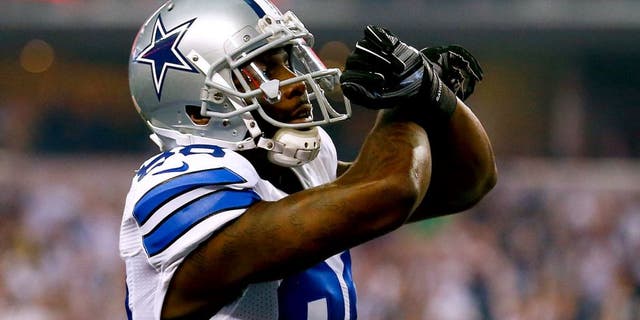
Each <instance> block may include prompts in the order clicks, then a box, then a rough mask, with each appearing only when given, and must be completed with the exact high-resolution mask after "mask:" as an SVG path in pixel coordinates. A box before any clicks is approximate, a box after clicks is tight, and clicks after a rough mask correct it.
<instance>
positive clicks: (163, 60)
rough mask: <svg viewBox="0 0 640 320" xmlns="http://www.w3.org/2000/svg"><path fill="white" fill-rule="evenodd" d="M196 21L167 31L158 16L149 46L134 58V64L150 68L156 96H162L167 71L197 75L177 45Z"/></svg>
mask: <svg viewBox="0 0 640 320" xmlns="http://www.w3.org/2000/svg"><path fill="white" fill-rule="evenodd" d="M195 20H196V19H195V18H194V19H192V20H189V21H187V22H185V23H183V24H181V25H179V26H177V27H175V28H173V29H171V30H169V31H167V29H166V28H165V27H164V24H163V23H162V18H161V17H160V16H158V19H157V20H156V23H155V26H154V28H153V36H152V38H151V44H149V46H148V47H146V48H144V49H143V50H142V51H141V52H140V54H138V56H137V57H136V58H135V60H134V61H135V62H138V63H144V64H148V65H150V66H151V72H152V73H153V85H154V88H155V89H156V94H157V95H158V100H160V96H161V95H162V86H163V84H164V80H165V77H166V75H167V70H169V69H175V70H182V71H187V72H194V73H197V72H198V71H197V70H196V69H195V68H194V67H193V66H191V65H190V64H189V62H188V60H187V58H185V56H184V55H183V54H182V52H180V50H178V45H179V44H180V41H182V38H183V37H184V35H185V33H186V32H187V30H188V29H189V27H190V26H191V24H193V22H194V21H195Z"/></svg>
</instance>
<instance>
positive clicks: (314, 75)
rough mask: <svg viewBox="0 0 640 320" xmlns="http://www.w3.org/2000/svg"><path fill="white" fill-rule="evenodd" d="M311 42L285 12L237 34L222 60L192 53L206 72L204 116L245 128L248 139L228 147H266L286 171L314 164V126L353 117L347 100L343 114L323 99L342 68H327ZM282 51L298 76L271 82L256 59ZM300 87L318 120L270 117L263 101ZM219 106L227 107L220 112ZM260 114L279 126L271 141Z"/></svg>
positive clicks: (273, 100)
mask: <svg viewBox="0 0 640 320" xmlns="http://www.w3.org/2000/svg"><path fill="white" fill-rule="evenodd" d="M310 44H313V37H312V35H311V34H310V33H309V32H308V31H307V30H306V29H305V28H304V26H303V25H302V23H300V21H299V20H298V19H297V18H296V17H295V16H294V15H293V13H291V12H287V13H286V14H284V15H282V16H281V17H280V19H276V18H274V17H271V16H268V15H267V16H265V17H263V18H261V19H260V20H259V23H258V28H257V30H256V29H254V28H251V27H245V28H243V29H242V30H240V31H239V32H237V33H236V34H235V35H234V36H233V37H231V38H229V39H228V40H227V42H226V43H225V48H224V49H225V56H224V58H223V59H220V60H218V61H215V62H214V63H213V64H211V65H207V62H206V61H203V60H202V59H200V58H199V55H198V53H197V52H191V53H190V54H189V55H188V57H189V58H190V60H191V61H194V62H195V63H196V64H197V65H198V67H199V68H201V70H205V69H206V71H203V73H206V79H205V86H204V88H203V89H202V95H201V99H202V105H201V109H200V112H201V115H202V116H206V117H211V119H219V120H220V119H221V120H222V121H223V123H224V121H230V120H231V119H234V118H238V117H240V118H241V119H242V120H243V121H244V125H245V126H246V128H247V137H246V139H245V140H244V141H243V142H242V143H236V144H235V145H228V144H227V145H224V147H227V148H232V149H234V150H244V149H250V148H254V147H259V148H263V149H267V150H268V151H269V159H270V160H271V161H272V162H274V163H276V164H278V165H282V166H287V167H289V166H298V165H301V164H304V163H306V162H309V161H311V160H313V159H314V158H315V156H316V155H317V154H318V150H319V148H320V140H319V136H318V133H317V129H315V128H314V127H316V126H319V125H324V124H329V123H335V122H338V121H342V120H345V119H347V118H349V117H350V116H351V106H350V103H349V101H348V100H347V99H345V104H344V105H345V106H344V112H343V113H340V112H338V111H336V110H335V109H334V108H333V107H332V106H331V104H330V103H329V101H328V100H327V98H326V96H325V91H333V90H335V89H336V88H337V87H339V78H340V70H338V69H327V68H326V67H325V66H324V64H323V63H322V62H321V60H320V59H319V58H318V57H317V56H316V55H315V53H314V51H313V50H312V49H311V46H310ZM283 47H286V48H287V52H288V53H289V59H290V60H289V67H290V69H291V71H292V72H294V73H295V76H294V77H292V78H289V79H286V80H283V81H280V80H278V79H270V78H269V77H268V76H267V75H265V74H264V73H263V72H262V70H261V69H260V68H259V67H258V66H257V65H256V64H255V63H254V62H253V60H255V59H256V58H257V57H258V56H260V55H262V54H264V53H266V52H268V51H270V50H274V49H277V48H283ZM234 79H235V81H234ZM297 83H304V85H305V87H306V89H307V95H308V98H309V101H310V102H311V104H312V105H313V109H314V111H315V113H316V114H315V115H314V119H313V120H312V121H308V122H302V123H289V122H283V121H280V120H278V119H276V118H274V117H272V116H271V115H269V114H268V113H267V112H266V111H265V109H264V108H263V105H262V103H265V102H266V103H269V104H273V103H277V102H278V101H280V99H281V89H282V88H283V87H287V86H290V85H295V84H297ZM261 101H262V103H261ZM221 105H224V106H225V107H224V108H220V106H221ZM216 110H221V111H216ZM256 114H257V116H259V118H260V119H262V120H264V121H265V122H266V123H268V124H269V125H271V126H274V127H277V128H279V129H278V131H277V132H276V133H275V134H274V135H273V137H266V136H265V135H264V131H263V130H262V129H260V126H259V123H258V122H256V121H255V120H256V119H254V117H253V116H254V115H256ZM316 118H317V119H316ZM259 122H262V121H259Z"/></svg>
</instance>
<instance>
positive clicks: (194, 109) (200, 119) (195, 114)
mask: <svg viewBox="0 0 640 320" xmlns="http://www.w3.org/2000/svg"><path fill="white" fill-rule="evenodd" d="M201 108H202V107H200V106H190V105H186V106H184V111H185V112H186V113H187V115H188V116H189V119H191V122H193V124H195V125H200V126H204V125H207V124H208V123H209V120H211V117H205V116H203V115H202V114H201V113H200V109H201Z"/></svg>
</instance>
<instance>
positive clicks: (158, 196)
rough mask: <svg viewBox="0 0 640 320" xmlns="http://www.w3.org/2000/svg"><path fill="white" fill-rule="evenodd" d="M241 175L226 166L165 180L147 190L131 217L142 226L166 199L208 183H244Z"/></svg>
mask: <svg viewBox="0 0 640 320" xmlns="http://www.w3.org/2000/svg"><path fill="white" fill-rule="evenodd" d="M244 182H246V180H244V179H243V178H242V177H240V176H239V175H237V174H236V173H235V172H233V171H231V170H229V169H227V168H217V169H213V170H206V171H198V172H192V173H188V174H184V175H181V176H178V177H175V178H173V179H170V180H167V181H165V182H164V183H162V184H159V185H157V186H155V187H154V188H153V189H151V190H149V191H148V192H147V193H146V194H145V195H144V196H142V198H140V200H138V202H137V203H136V205H135V207H134V208H133V217H134V218H135V219H136V221H137V222H138V225H139V226H142V225H143V224H144V223H145V222H147V220H148V219H149V218H150V217H151V215H152V214H153V212H155V210H156V209H158V208H159V207H160V206H162V204H164V203H166V202H167V201H169V200H171V199H173V198H175V197H177V196H179V195H181V194H183V193H185V192H187V191H190V190H194V189H197V188H200V187H202V186H209V185H224V184H234V183H244Z"/></svg>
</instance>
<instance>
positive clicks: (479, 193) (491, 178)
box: [458, 165, 498, 210]
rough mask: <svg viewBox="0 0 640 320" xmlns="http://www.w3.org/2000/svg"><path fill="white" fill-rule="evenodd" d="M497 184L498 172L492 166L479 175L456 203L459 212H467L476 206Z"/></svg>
mask: <svg viewBox="0 0 640 320" xmlns="http://www.w3.org/2000/svg"><path fill="white" fill-rule="evenodd" d="M497 183H498V170H497V168H496V167H495V165H494V166H492V167H491V168H488V169H487V170H485V171H484V172H483V174H482V175H479V176H478V177H477V178H476V180H475V183H474V184H473V186H471V188H469V189H468V190H467V191H466V192H465V193H464V196H463V197H461V201H460V202H459V203H458V205H459V209H460V210H467V209H470V208H472V207H473V206H475V205H476V204H478V202H480V200H482V199H483V198H484V197H485V196H486V195H487V194H488V193H489V192H490V191H491V190H492V189H493V188H494V187H495V186H496V184H497Z"/></svg>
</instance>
